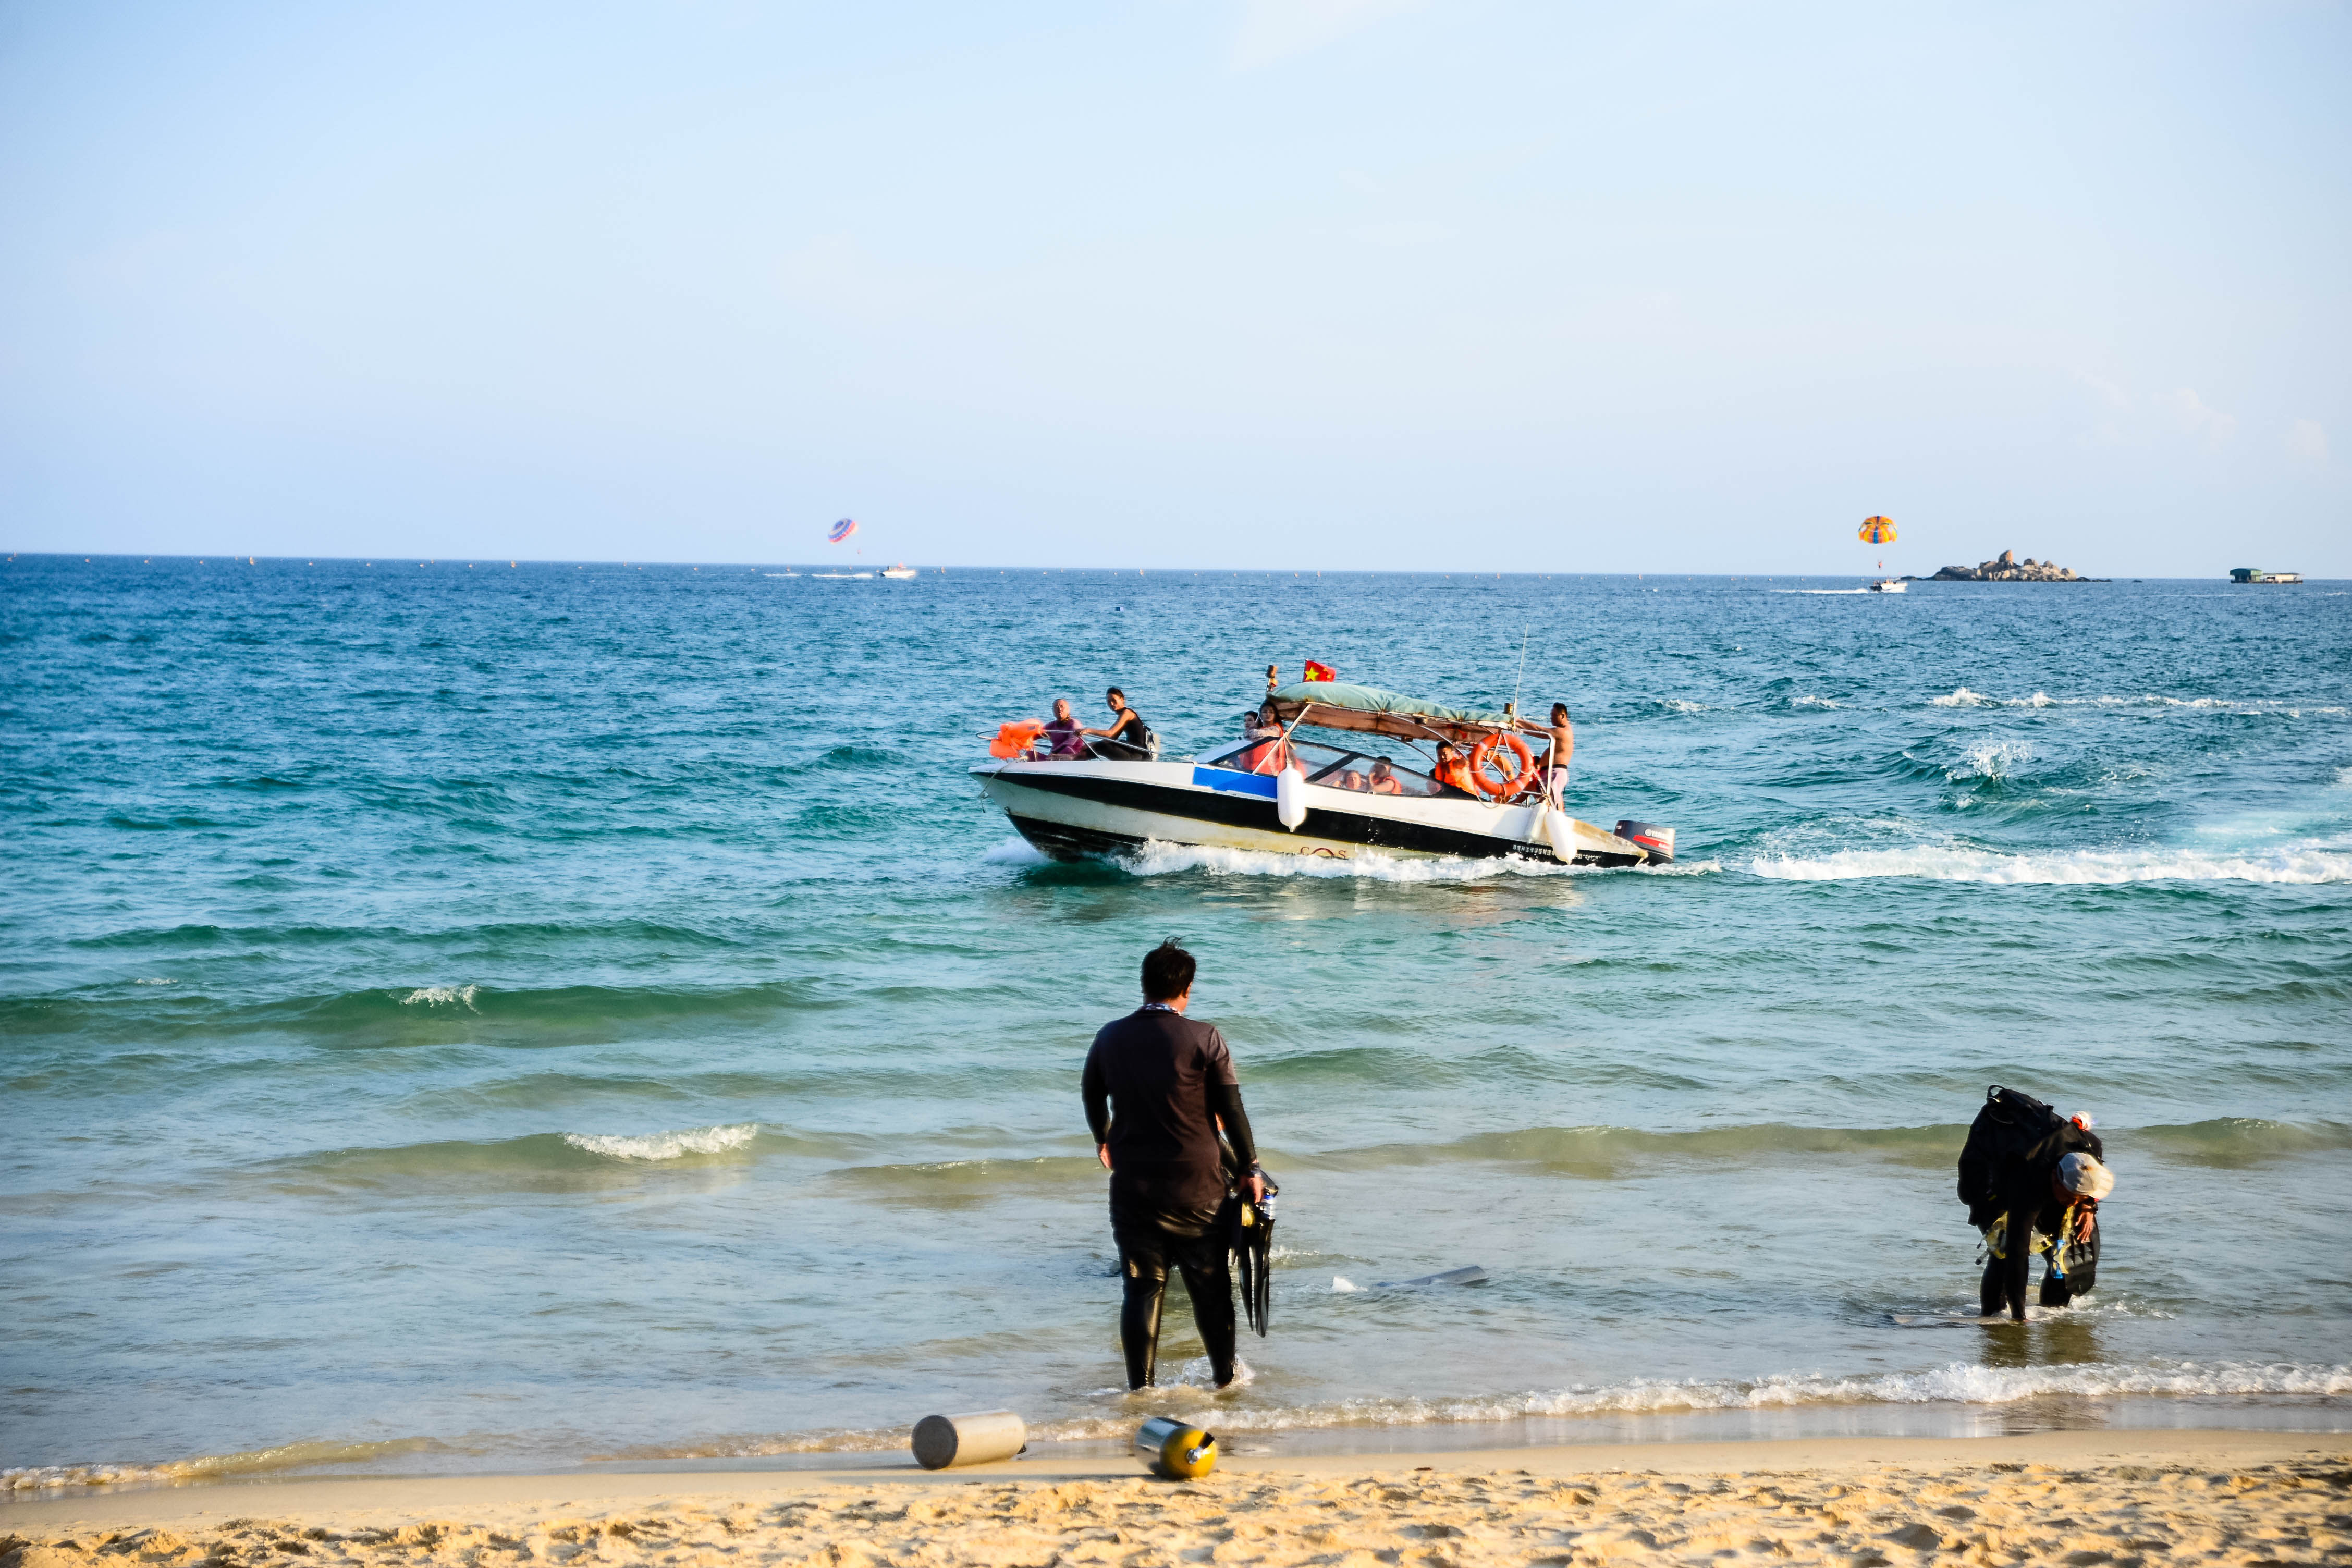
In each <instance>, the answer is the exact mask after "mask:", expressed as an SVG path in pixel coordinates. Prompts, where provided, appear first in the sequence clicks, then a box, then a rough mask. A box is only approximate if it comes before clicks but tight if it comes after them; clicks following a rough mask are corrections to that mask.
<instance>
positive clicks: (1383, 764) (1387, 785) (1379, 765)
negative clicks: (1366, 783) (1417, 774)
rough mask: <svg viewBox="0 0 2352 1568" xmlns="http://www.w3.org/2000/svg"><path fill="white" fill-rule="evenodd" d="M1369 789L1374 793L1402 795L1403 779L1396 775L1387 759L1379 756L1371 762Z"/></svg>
mask: <svg viewBox="0 0 2352 1568" xmlns="http://www.w3.org/2000/svg"><path fill="white" fill-rule="evenodd" d="M1371 791H1372V793H1373V794H1374V795H1402V794H1403V793H1404V781H1403V780H1402V779H1401V778H1399V777H1397V776H1396V770H1395V769H1393V768H1391V767H1390V766H1389V760H1388V759H1387V758H1386V757H1381V758H1379V759H1378V760H1376V761H1375V762H1374V763H1372V779H1371Z"/></svg>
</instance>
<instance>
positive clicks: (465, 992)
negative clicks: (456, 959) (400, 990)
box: [400, 985, 481, 1013]
mask: <svg viewBox="0 0 2352 1568" xmlns="http://www.w3.org/2000/svg"><path fill="white" fill-rule="evenodd" d="M479 994H481V987H480V986H478V985H420V986H418V987H417V988H416V989H415V990H414V991H412V992H410V993H409V994H407V995H405V996H403V997H402V998H401V999H400V1005H402V1006H404V1007H415V1006H417V1005H424V1006H426V1007H463V1008H465V1009H466V1010H467V1012H469V1013H478V1012H480V1011H481V1009H480V1008H478V1007H477V1006H475V1005H474V998H475V997H476V996H477V995H479Z"/></svg>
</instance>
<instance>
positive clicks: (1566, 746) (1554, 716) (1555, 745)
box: [1544, 702, 1576, 806]
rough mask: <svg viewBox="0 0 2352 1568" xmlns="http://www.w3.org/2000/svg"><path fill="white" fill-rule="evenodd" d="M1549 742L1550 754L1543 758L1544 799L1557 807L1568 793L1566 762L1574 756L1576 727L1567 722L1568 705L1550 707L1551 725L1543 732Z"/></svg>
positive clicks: (1561, 704) (1556, 704)
mask: <svg viewBox="0 0 2352 1568" xmlns="http://www.w3.org/2000/svg"><path fill="white" fill-rule="evenodd" d="M1544 733H1545V734H1546V735H1547V736H1549V738H1550V740H1551V752H1550V754H1549V755H1548V756H1546V757H1545V758H1544V798H1545V799H1546V800H1549V801H1550V802H1551V803H1552V805H1555V806H1557V805H1559V804H1560V797H1561V796H1562V795H1565V794H1567V792H1568V761H1569V759H1570V757H1573V756H1574V755H1576V726H1575V725H1573V724H1571V723H1570V722H1569V721H1568V704H1567V703H1565V702H1555V703H1553V704H1552V705H1551V723H1550V725H1549V727H1547V728H1546V729H1545V731H1544Z"/></svg>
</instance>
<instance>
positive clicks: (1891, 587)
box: [1870, 577, 1911, 594]
mask: <svg viewBox="0 0 2352 1568" xmlns="http://www.w3.org/2000/svg"><path fill="white" fill-rule="evenodd" d="M1910 586H1911V584H1908V583H1906V582H1905V581H1904V580H1903V579H1902V578H1900V577H1881V578H1880V579H1879V580H1878V581H1877V582H1875V583H1873V584H1871V585H1870V591H1871V592H1872V593H1874V594H1900V593H1904V592H1906V591H1907V590H1908V589H1909V588H1910Z"/></svg>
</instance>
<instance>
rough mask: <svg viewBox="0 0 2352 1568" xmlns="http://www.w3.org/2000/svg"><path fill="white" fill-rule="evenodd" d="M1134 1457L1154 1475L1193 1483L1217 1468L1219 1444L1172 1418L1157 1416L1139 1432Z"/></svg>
mask: <svg viewBox="0 0 2352 1568" xmlns="http://www.w3.org/2000/svg"><path fill="white" fill-rule="evenodd" d="M1135 1455H1136V1458H1139V1459H1141V1460H1142V1461H1143V1462H1144V1464H1145V1465H1147V1466H1149V1467H1150V1469H1151V1473H1152V1474H1154V1475H1157V1476H1164V1477H1166V1478H1167V1479H1169V1480H1171V1481H1193V1480H1198V1479H1201V1478H1202V1476H1205V1475H1207V1474H1208V1473H1209V1472H1210V1471H1211V1470H1213V1469H1215V1468H1217V1440H1216V1439H1215V1438H1214V1437H1213V1436H1210V1435H1209V1434H1208V1433H1206V1432H1203V1431H1202V1430H1201V1429H1200V1428H1199V1427H1198V1426H1191V1425H1188V1424H1187V1423H1185V1422H1182V1421H1179V1420H1177V1419H1176V1418H1175V1417H1174V1416H1172V1415H1155V1416H1153V1417H1152V1418H1151V1419H1150V1420H1149V1421H1146V1422H1145V1423H1144V1424H1143V1425H1142V1426H1139V1427H1138V1428H1137V1429H1136V1433H1135Z"/></svg>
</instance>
